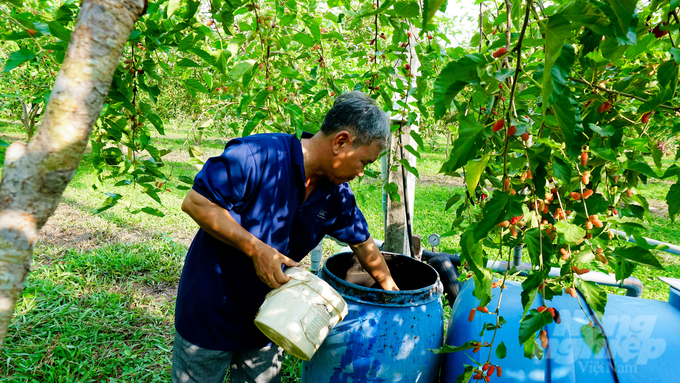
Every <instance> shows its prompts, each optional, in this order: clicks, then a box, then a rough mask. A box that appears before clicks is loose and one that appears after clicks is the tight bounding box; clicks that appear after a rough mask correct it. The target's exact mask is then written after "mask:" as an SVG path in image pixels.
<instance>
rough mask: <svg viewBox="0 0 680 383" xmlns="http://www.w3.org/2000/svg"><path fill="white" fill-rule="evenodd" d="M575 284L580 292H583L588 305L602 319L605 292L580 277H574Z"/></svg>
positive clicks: (605, 302) (605, 298) (605, 300)
mask: <svg viewBox="0 0 680 383" xmlns="http://www.w3.org/2000/svg"><path fill="white" fill-rule="evenodd" d="M576 286H577V287H578V289H579V290H580V291H581V294H583V297H584V298H585V300H586V302H587V303H588V306H590V308H591V309H592V310H593V311H594V312H595V314H597V317H598V318H600V320H602V317H603V316H604V308H605V306H606V305H607V292H606V291H604V289H603V288H602V287H600V286H598V285H596V284H595V283H592V282H586V281H584V280H583V279H581V278H576Z"/></svg>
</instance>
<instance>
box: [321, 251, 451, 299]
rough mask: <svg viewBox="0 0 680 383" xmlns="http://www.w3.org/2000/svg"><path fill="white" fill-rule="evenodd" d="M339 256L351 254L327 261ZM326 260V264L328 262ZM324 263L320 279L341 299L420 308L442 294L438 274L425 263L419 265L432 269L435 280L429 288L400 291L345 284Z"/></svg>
mask: <svg viewBox="0 0 680 383" xmlns="http://www.w3.org/2000/svg"><path fill="white" fill-rule="evenodd" d="M381 253H382V254H386V255H391V256H397V257H403V258H405V259H409V260H413V261H416V262H417V260H415V259H413V258H411V257H408V256H405V255H403V254H398V253H390V252H385V251H382V252H381ZM341 254H352V253H351V252H340V253H335V254H333V255H332V256H331V257H330V258H329V259H328V260H330V259H331V258H333V257H336V256H339V255H341ZM328 260H326V262H327V261H328ZM326 262H324V265H323V268H322V269H321V278H322V279H323V280H325V281H326V282H328V284H329V285H331V287H333V288H334V289H335V290H337V291H338V292H339V293H340V295H342V297H343V298H345V299H348V300H351V301H355V302H360V303H365V304H370V305H380V306H391V307H410V306H420V305H424V304H427V303H430V302H432V301H434V300H437V299H439V298H440V297H441V294H442V292H443V286H442V284H441V281H440V279H439V273H437V270H435V269H434V268H433V267H432V266H430V265H428V264H427V263H425V262H419V263H420V264H422V265H424V266H427V267H429V268H430V269H432V272H433V273H434V275H435V276H436V280H435V282H434V283H432V284H431V285H429V286H426V287H423V288H420V289H417V290H400V291H387V290H382V289H374V288H370V287H364V286H360V285H357V284H354V283H351V282H347V281H345V280H343V279H341V278H339V277H338V276H336V275H335V274H333V273H332V272H330V271H329V270H328V268H327V267H326Z"/></svg>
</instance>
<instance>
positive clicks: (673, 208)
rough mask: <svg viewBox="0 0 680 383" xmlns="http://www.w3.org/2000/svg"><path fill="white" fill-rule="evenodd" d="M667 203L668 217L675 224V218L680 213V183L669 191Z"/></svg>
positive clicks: (675, 184)
mask: <svg viewBox="0 0 680 383" xmlns="http://www.w3.org/2000/svg"><path fill="white" fill-rule="evenodd" d="M666 203H667V204H668V216H669V217H670V218H671V221H672V222H675V217H677V215H678V212H680V183H678V182H676V183H674V184H673V185H672V186H671V188H670V189H669V190H668V194H666Z"/></svg>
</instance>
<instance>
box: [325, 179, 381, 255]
mask: <svg viewBox="0 0 680 383" xmlns="http://www.w3.org/2000/svg"><path fill="white" fill-rule="evenodd" d="M336 198H337V201H334V202H336V203H338V204H341V206H342V207H341V209H340V213H339V214H338V216H337V218H336V219H335V222H333V224H332V225H330V226H329V227H328V228H327V231H326V234H328V235H330V236H331V237H333V238H335V239H337V240H339V241H341V242H345V243H347V244H350V245H357V244H360V243H363V242H366V241H367V240H368V238H369V237H370V236H371V234H370V233H369V231H368V222H366V218H364V215H363V214H362V213H361V210H359V207H358V206H357V202H356V199H355V198H354V194H352V190H351V189H350V188H349V186H347V185H346V184H345V185H342V186H341V187H340V190H339V192H338V194H337V195H336Z"/></svg>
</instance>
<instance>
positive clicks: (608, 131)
mask: <svg viewBox="0 0 680 383" xmlns="http://www.w3.org/2000/svg"><path fill="white" fill-rule="evenodd" d="M588 127H589V128H590V130H592V131H593V132H595V133H597V134H599V135H600V137H610V136H613V135H614V134H615V133H616V129H614V127H613V126H611V125H607V126H605V127H604V128H601V127H599V126H597V125H595V124H588Z"/></svg>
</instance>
